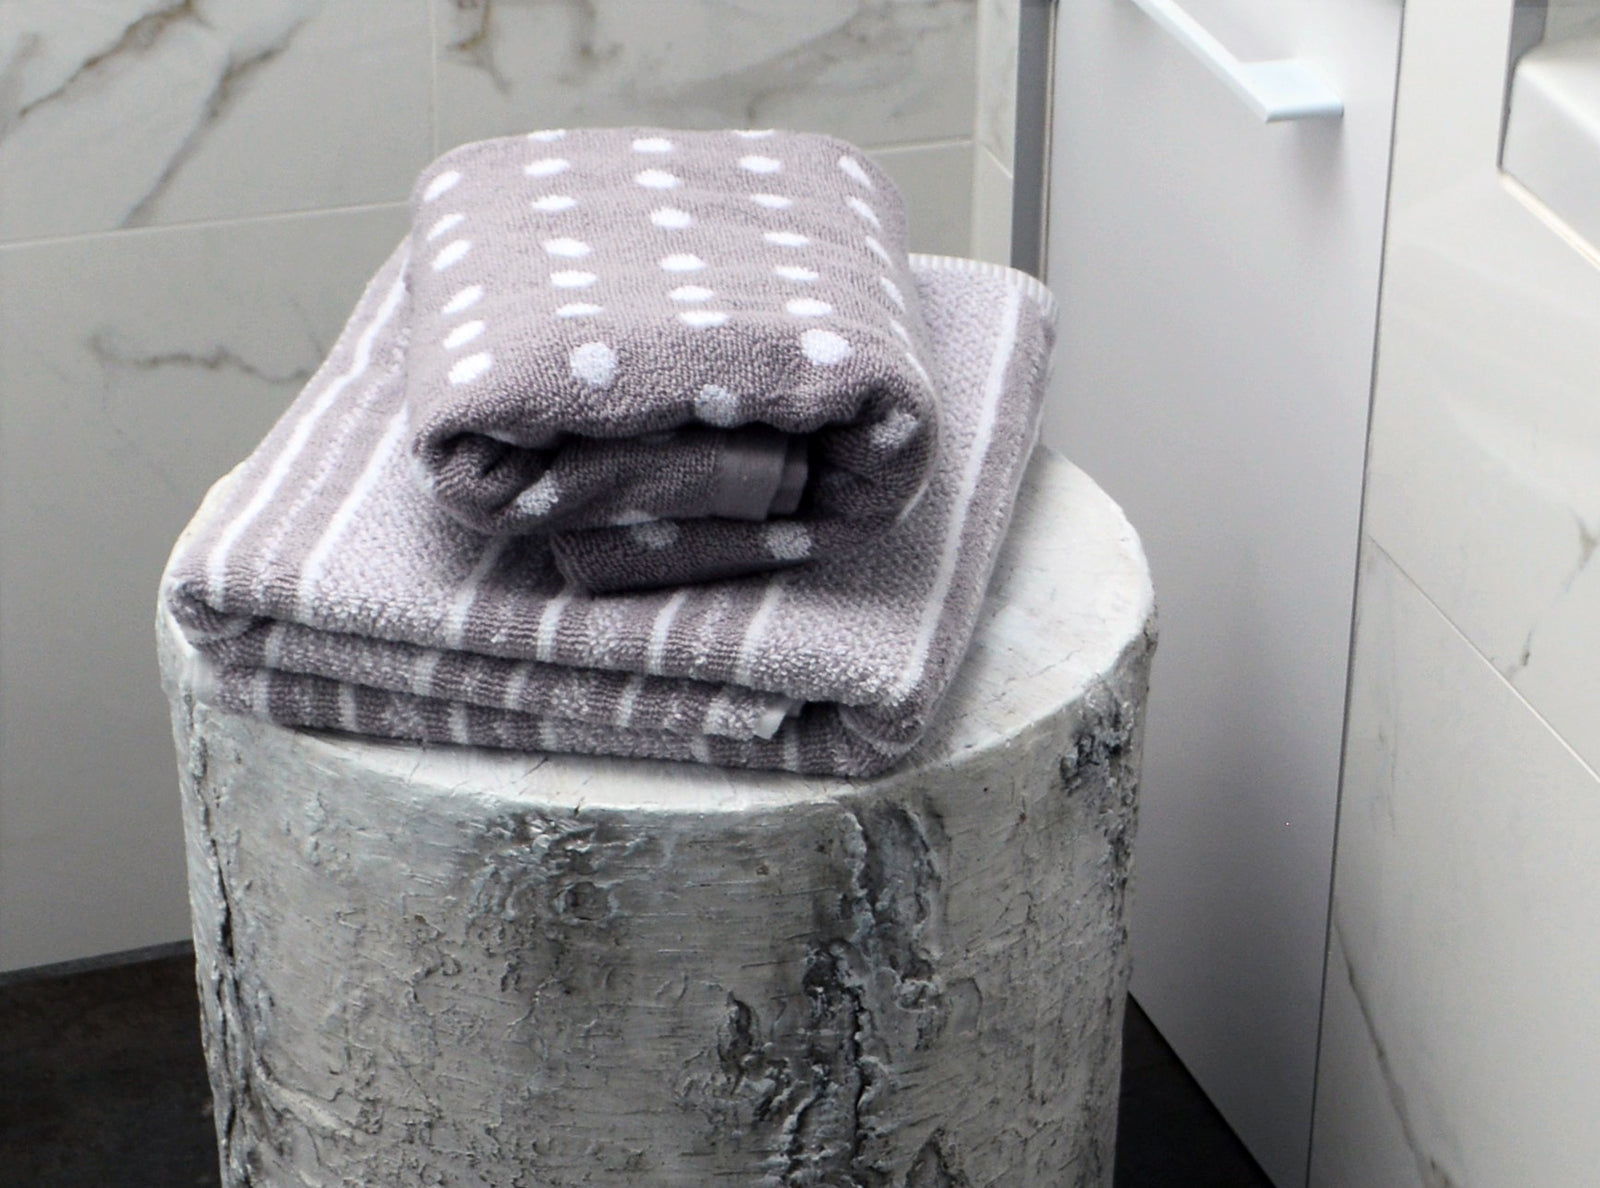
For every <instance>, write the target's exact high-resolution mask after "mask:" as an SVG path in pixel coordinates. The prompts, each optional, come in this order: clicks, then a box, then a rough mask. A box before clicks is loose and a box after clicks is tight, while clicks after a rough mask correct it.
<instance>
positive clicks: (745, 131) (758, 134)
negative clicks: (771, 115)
mask: <svg viewBox="0 0 1600 1188" xmlns="http://www.w3.org/2000/svg"><path fill="white" fill-rule="evenodd" d="M774 131H775V129H773V128H735V129H734V130H733V134H734V135H735V136H738V137H741V138H743V139H745V140H765V139H766V138H767V137H769V136H771V135H772V134H773V132H774Z"/></svg>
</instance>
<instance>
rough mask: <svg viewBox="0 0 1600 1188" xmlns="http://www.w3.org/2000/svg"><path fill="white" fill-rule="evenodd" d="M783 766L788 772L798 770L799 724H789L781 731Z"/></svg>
mask: <svg viewBox="0 0 1600 1188" xmlns="http://www.w3.org/2000/svg"><path fill="white" fill-rule="evenodd" d="M783 766H784V767H785V768H787V769H788V770H789V771H799V770H800V724H799V723H798V722H791V723H790V724H789V725H788V726H786V727H784V730H783Z"/></svg>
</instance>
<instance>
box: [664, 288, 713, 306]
mask: <svg viewBox="0 0 1600 1188" xmlns="http://www.w3.org/2000/svg"><path fill="white" fill-rule="evenodd" d="M716 295H717V294H716V292H715V291H714V290H711V289H707V288H703V287H702V286H700V285H679V286H678V287H677V288H676V289H674V290H672V292H670V293H668V294H667V296H668V297H671V298H672V299H673V300H674V301H684V302H690V301H710V300H711V299H712V298H713V297H715V296H716Z"/></svg>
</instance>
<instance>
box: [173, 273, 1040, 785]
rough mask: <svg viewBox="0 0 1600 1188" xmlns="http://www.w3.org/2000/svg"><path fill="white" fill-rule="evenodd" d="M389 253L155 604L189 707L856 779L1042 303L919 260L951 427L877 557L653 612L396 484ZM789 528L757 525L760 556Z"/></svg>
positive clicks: (880, 741)
mask: <svg viewBox="0 0 1600 1188" xmlns="http://www.w3.org/2000/svg"><path fill="white" fill-rule="evenodd" d="M407 250H408V249H407V246H406V245H402V247H401V248H400V249H398V250H397V251H396V253H395V254H394V255H393V256H392V257H391V258H390V259H389V261H388V262H387V263H386V264H385V265H384V266H383V268H382V269H381V270H380V271H379V273H378V275H377V277H376V278H375V279H374V280H373V281H372V283H371V284H370V286H369V287H368V289H367V291H366V293H365V294H364V295H363V296H362V298H361V300H360V302H359V304H358V305H357V308H356V310H355V312H354V313H353V314H352V316H351V319H350V321H349V323H348V324H347V326H346V327H345V329H344V331H343V333H342V334H341V336H340V338H339V340H338V342H337V343H336V344H335V345H334V348H333V350H332V352H331V354H330V355H329V357H328V359H327V360H326V362H325V363H324V364H323V365H322V367H321V369H320V370H319V371H318V372H317V374H316V375H315V376H314V377H313V378H312V380H311V382H310V383H309V384H308V385H307V387H306V389H305V391H304V392H302V393H301V395H300V397H299V398H298V399H297V400H296V401H295V402H294V404H293V405H291V407H290V408H289V409H288V410H287V411H286V412H285V414H284V416H283V417H282V419H281V420H280V421H279V422H278V424H277V425H276V426H275V427H274V428H273V429H272V430H271V431H270V432H269V434H268V435H267V437H266V438H265V440H264V441H263V442H262V443H261V445H260V446H258V447H257V449H256V450H255V452H254V453H253V454H252V455H251V456H250V457H249V458H248V459H246V461H245V462H243V463H242V464H241V465H240V466H239V467H238V468H237V469H236V470H235V471H234V473H233V474H232V475H231V476H230V477H229V479H228V480H226V481H225V482H223V483H220V484H218V486H217V488H215V489H214V490H213V492H212V494H211V495H210V496H209V497H208V499H207V502H206V506H205V507H203V508H202V509H201V511H200V513H199V514H198V515H197V516H196V518H195V520H194V522H193V523H192V524H191V525H190V528H189V530H188V532H187V533H186V534H185V537H184V539H183V541H181V542H180V544H179V546H178V548H177V549H176V550H175V552H174V555H173V559H172V561H171V562H170V564H169V567H168V570H167V575H166V578H165V584H164V597H165V599H166V601H167V605H168V606H169V607H170V608H171V611H172V614H173V616H174V618H175V619H176V621H177V622H178V624H179V625H180V627H181V628H182V630H183V632H184V634H185V636H186V637H187V638H188V640H189V641H190V642H191V643H192V644H193V645H194V646H195V647H196V649H197V650H198V651H199V652H200V654H201V660H200V664H199V667H200V670H201V671H200V675H199V678H198V680H197V693H198V695H199V696H200V697H201V698H202V699H203V700H206V701H208V702H210V703H211V704H214V705H216V706H219V707H221V708H224V709H228V710H232V711H236V712H240V713H246V714H254V715H260V716H264V717H267V718H270V719H273V720H275V721H277V722H279V723H282V724H285V725H289V726H308V727H319V728H329V729H337V730H343V731H349V732H356V733H360V734H365V735H373V736H379V737H386V738H398V739H412V740H422V741H427V742H445V743H464V744H472V745H477V746H490V747H510V748H516V749H521V750H532V751H566V752H580V753H589V754H608V755H632V756H654V757H659V758H667V759H680V760H695V761H699V762H702V763H715V764H720V765H725V766H733V767H763V768H779V769H788V770H792V771H799V772H810V773H827V774H836V775H846V776H865V775H872V774H875V773H877V772H879V771H882V770H884V769H885V768H887V767H888V766H890V765H891V764H893V763H894V762H895V761H896V760H897V759H899V758H900V757H901V756H902V755H904V754H905V753H906V752H907V751H908V750H909V749H910V748H911V747H912V745H913V744H914V743H915V742H916V740H917V739H918V737H919V736H920V735H921V734H922V732H923V730H924V728H925V726H926V725H927V723H928V720H929V717H930V715H931V714H932V712H933V710H934V708H935V706H936V705H937V704H938V702H939V700H940V698H941V697H942V696H943V694H944V692H945V690H946V688H947V687H948V686H949V683H950V680H951V677H952V676H953V674H954V672H955V670H956V668H957V666H958V665H959V664H960V662H961V659H962V657H963V655H964V653H965V651H966V647H967V644H968V642H969V640H970V638H971V634H972V630H973V626H974V624H975V622H976V620H977V616H978V611H979V607H980V604H981V602H982V598H983V592H984V587H985V585H986V584H987V582H988V578H989V574H990V571H991V569H992V567H993V564H994V559H995V556H996V554H997V552H998V549H999V545H1000V542H1001V539H1002V537H1003V536H1004V533H1005V529H1006V525H1007V523H1008V520H1009V517H1010V514H1011V510H1012V507H1013V502H1014V500H1015V496H1016V490H1017V487H1018V484H1019V483H1020V481H1021V475H1022V472H1023V469H1024V466H1025V464H1026V461H1027V459H1028V456H1029V454H1030V452H1031V450H1032V447H1033V444H1034V441H1035V439H1036V437H1037V433H1038V421H1039V406H1040V398H1041V392H1042V389H1043V386H1044V375H1045V366H1046V363H1047V360H1048V356H1049V351H1050V343H1051V338H1052V325H1053V317H1054V301H1053V299H1052V298H1051V296H1050V294H1049V292H1048V291H1047V290H1046V289H1045V288H1044V286H1043V285H1041V284H1039V283H1038V282H1037V281H1035V280H1033V279H1032V278H1031V277H1027V276H1024V275H1023V274H1021V273H1018V272H1013V271H1012V270H1010V269H1006V268H1001V267H999V266H995V265H987V264H980V263H977V262H975V261H970V260H954V259H949V258H945V257H920V256H914V257H912V266H913V279H914V282H915V284H916V286H917V290H918V295H919V297H920V299H921V301H922V305H923V311H924V314H925V316H926V318H927V321H928V326H929V329H930V331H931V341H932V342H933V343H934V344H935V352H934V364H935V374H937V375H938V376H939V377H940V381H941V392H942V401H943V406H944V414H943V415H944V424H943V427H942V432H941V434H940V448H939V453H938V459H937V464H936V465H935V467H934V469H933V473H932V477H931V479H930V481H929V484H928V490H927V493H926V495H925V496H924V498H923V499H922V500H921V501H920V502H919V503H918V504H917V506H916V507H915V509H914V510H913V511H912V512H911V514H910V515H908V516H906V517H905V518H904V519H902V520H901V521H900V522H899V523H897V524H895V525H893V526H892V527H891V528H890V529H889V530H888V531H887V532H886V533H885V535H884V536H883V538H882V540H881V542H880V543H879V545H878V546H876V547H874V548H871V549H865V550H862V551H861V552H860V553H858V554H856V555H855V556H853V557H848V558H844V559H840V560H836V561H822V562H819V563H817V564H815V565H810V566H804V567H799V568H795V569H789V570H782V571H778V572H775V573H768V574H763V575H759V576H746V577H740V578H734V579H728V580H723V581H719V582H710V583H705V584H700V585H689V586H683V587H680V588H678V589H675V590H667V591H659V592H651V593H627V594H615V595H605V596H596V595H593V594H588V593H584V592H580V591H578V590H576V589H575V588H574V587H573V586H572V585H570V584H568V583H567V582H565V581H564V579H563V578H562V576H561V574H560V573H559V571H558V570H557V568H556V566H555V564H554V562H553V559H552V557H551V552H550V546H549V542H548V540H546V539H545V538H544V537H541V536H537V535H523V536H504V535H502V536H488V535H485V534H482V533H479V532H476V531H474V530H472V529H470V528H468V527H466V526H465V525H463V524H461V523H460V522H459V521H458V520H456V519H455V518H454V517H452V516H449V515H447V514H445V513H444V512H443V511H441V510H440V508H439V507H438V505H437V504H436V503H435V502H434V501H433V500H432V499H430V498H429V497H428V496H427V495H425V494H424V493H423V492H422V491H421V490H419V488H418V486H417V484H416V483H415V481H414V480H413V477H412V474H411V470H412V463H411V460H410V458H409V456H408V450H407V448H406V443H407V441H408V439H409V437H410V435H411V432H412V431H411V427H410V423H409V419H408V405H407V403H406V401H405V399H404V363H405V355H404V351H403V349H402V347H401V342H400V338H399V328H400V327H403V326H404V325H406V323H407V316H408V311H407V304H408V295H407V287H406V269H407ZM792 528H794V529H796V530H797V526H792V525H787V524H784V523H781V522H780V523H777V524H774V525H772V526H771V531H772V532H773V534H774V538H775V543H776V544H777V546H778V547H780V548H782V547H785V546H784V545H783V544H782V542H783V535H782V534H783V532H784V531H786V530H789V529H792Z"/></svg>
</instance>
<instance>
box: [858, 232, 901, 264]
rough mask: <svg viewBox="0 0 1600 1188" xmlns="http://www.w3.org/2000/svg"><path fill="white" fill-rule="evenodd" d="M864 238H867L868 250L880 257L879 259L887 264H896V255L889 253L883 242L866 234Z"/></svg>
mask: <svg viewBox="0 0 1600 1188" xmlns="http://www.w3.org/2000/svg"><path fill="white" fill-rule="evenodd" d="M864 238H865V240H866V244H867V250H868V251H870V252H871V253H872V254H873V255H874V256H876V257H878V259H880V260H882V261H883V262H884V263H885V264H889V265H893V264H894V257H893V256H891V255H890V254H889V252H888V249H886V248H885V247H884V246H883V244H881V243H879V242H878V241H877V240H876V239H874V238H872V236H870V235H868V236H865V237H864Z"/></svg>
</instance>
